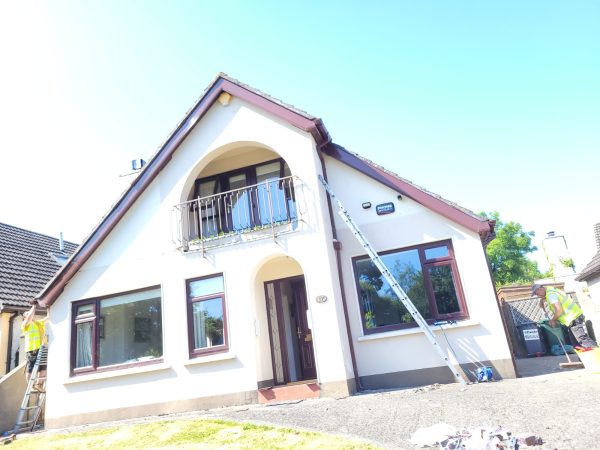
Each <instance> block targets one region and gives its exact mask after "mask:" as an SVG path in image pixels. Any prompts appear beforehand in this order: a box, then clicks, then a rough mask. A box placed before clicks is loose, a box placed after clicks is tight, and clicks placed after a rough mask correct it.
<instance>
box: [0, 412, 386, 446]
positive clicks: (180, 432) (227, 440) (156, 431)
mask: <svg viewBox="0 0 600 450" xmlns="http://www.w3.org/2000/svg"><path fill="white" fill-rule="evenodd" d="M175 447H178V448H194V449H217V448H235V449H284V448H285V449H317V448H326V449H369V450H376V449H377V448H378V447H375V446H373V445H370V444H366V443H363V442H359V441H351V440H346V439H344V438H340V437H339V436H330V435H327V434H321V433H313V432H306V431H299V430H293V429H290V428H275V427H268V426H263V425H253V424H249V423H237V422H228V421H223V420H208V419H207V420H203V419H193V420H191V419H180V420H169V421H156V422H149V423H142V424H126V425H121V426H115V427H106V428H95V429H90V430H87V431H75V432H68V431H61V432H56V433H55V432H45V433H41V434H32V435H19V436H17V439H16V440H15V441H13V443H12V444H10V445H9V446H7V447H6V449H7V450H17V449H35V450H39V449H44V450H57V449H78V450H79V449H99V448H110V449H135V448H139V449H158V448H175Z"/></svg>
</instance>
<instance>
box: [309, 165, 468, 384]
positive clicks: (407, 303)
mask: <svg viewBox="0 0 600 450" xmlns="http://www.w3.org/2000/svg"><path fill="white" fill-rule="evenodd" d="M319 181H320V182H321V183H322V184H323V186H324V187H325V190H326V191H327V193H328V194H329V196H330V197H331V199H332V200H334V201H335V202H336V203H337V207H338V214H339V215H340V217H341V218H342V220H343V221H344V222H345V223H346V225H348V227H349V228H350V230H351V231H352V233H353V234H354V237H355V238H356V239H357V240H358V242H359V243H360V245H362V247H363V248H364V249H365V250H366V252H367V254H368V255H369V257H370V258H371V261H373V264H375V266H376V267H377V269H379V271H380V272H381V274H382V275H383V277H384V278H385V279H386V281H387V282H388V283H389V285H390V287H391V288H392V290H393V291H394V293H395V294H396V296H397V297H398V299H399V300H400V301H401V302H402V304H403V305H404V307H405V308H406V309H407V311H408V312H409V313H410V314H411V315H412V316H413V318H414V319H415V322H417V325H419V327H421V329H422V330H423V332H424V333H425V336H426V337H427V339H428V340H429V342H430V343H431V345H432V346H433V348H435V350H436V351H437V352H438V354H439V355H440V357H441V358H442V359H443V360H444V361H445V363H446V365H447V366H448V367H449V368H450V370H451V371H452V374H453V375H454V377H455V378H456V379H457V380H458V381H459V382H460V383H461V384H465V385H466V384H467V382H466V381H465V379H464V377H463V376H462V375H461V374H460V373H459V372H458V371H457V370H456V369H455V368H454V365H453V364H452V362H451V361H450V359H449V358H448V356H447V355H446V353H445V352H444V350H442V348H441V347H440V344H439V343H438V341H437V339H436V337H435V334H434V333H433V331H432V330H431V328H429V325H427V322H426V321H425V319H424V318H423V316H422V315H421V313H420V312H419V310H417V308H416V307H415V305H414V304H413V302H412V301H411V300H410V298H409V297H408V295H406V292H404V289H402V287H401V286H400V284H399V283H398V282H397V281H396V279H395V278H394V276H393V275H392V273H391V272H390V271H389V270H388V268H387V267H386V266H385V264H384V263H383V261H382V260H381V258H380V257H379V255H378V254H377V252H375V250H374V249H373V247H372V246H371V244H370V243H369V241H367V238H365V236H364V235H363V234H362V233H361V231H360V229H359V228H358V225H356V223H355V222H354V220H353V219H352V217H350V214H349V213H348V210H346V208H344V205H343V204H342V202H341V201H340V200H339V199H338V198H337V197H336V196H335V194H334V193H333V191H332V190H331V187H330V186H329V184H327V181H325V179H324V178H323V177H322V176H321V175H319Z"/></svg>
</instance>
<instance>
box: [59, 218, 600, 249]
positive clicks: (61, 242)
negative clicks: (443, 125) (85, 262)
mask: <svg viewBox="0 0 600 450" xmlns="http://www.w3.org/2000/svg"><path fill="white" fill-rule="evenodd" d="M598 225H600V224H598ZM58 248H59V250H60V252H61V253H62V252H64V251H65V241H64V240H63V234H62V231H61V232H60V235H59V238H58Z"/></svg>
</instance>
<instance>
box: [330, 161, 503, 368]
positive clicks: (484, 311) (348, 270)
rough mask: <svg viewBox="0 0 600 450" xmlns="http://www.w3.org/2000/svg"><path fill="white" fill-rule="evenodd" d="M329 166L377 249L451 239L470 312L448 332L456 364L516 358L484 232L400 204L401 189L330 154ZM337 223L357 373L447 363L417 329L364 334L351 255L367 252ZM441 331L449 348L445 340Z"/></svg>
mask: <svg viewBox="0 0 600 450" xmlns="http://www.w3.org/2000/svg"><path fill="white" fill-rule="evenodd" d="M325 161H326V166H327V175H328V179H329V184H330V186H331V188H332V189H333V191H334V192H335V194H336V195H337V196H338V197H339V199H340V200H341V201H342V203H343V204H344V206H345V207H346V209H347V210H348V211H349V213H350V215H351V216H352V218H353V219H354V220H355V222H356V223H357V224H358V226H359V227H360V228H361V230H362V231H363V233H364V235H365V236H366V238H367V239H368V240H369V241H370V243H371V244H372V245H373V246H374V248H375V249H376V250H377V251H378V252H381V251H385V250H394V249H401V248H403V247H409V246H412V245H417V244H422V243H427V242H435V241H440V240H446V239H451V240H452V246H453V248H454V254H455V258H456V263H457V266H458V271H459V274H460V279H461V282H462V287H463V291H464V295H465V301H466V304H467V308H468V311H469V315H470V319H469V320H466V321H461V322H459V325H458V326H451V327H448V328H446V334H447V337H448V339H449V340H450V343H451V345H452V347H453V349H454V351H455V352H456V354H457V356H458V360H459V361H458V362H460V363H468V362H473V361H484V360H491V361H493V360H499V359H500V360H502V359H504V360H506V359H510V358H511V355H510V351H509V347H508V344H507V341H506V338H505V334H504V329H503V326H502V320H501V317H500V313H499V310H498V306H497V303H496V298H495V293H494V289H493V285H492V282H491V279H490V275H489V272H488V268H487V262H486V259H485V254H484V251H483V248H482V245H481V241H480V239H479V235H478V234H477V233H475V232H472V231H469V230H467V229H466V228H464V227H462V226H460V225H457V224H456V223H454V222H452V221H450V220H448V219H446V218H444V217H443V216H441V215H439V214H436V213H434V212H432V211H431V210H429V209H427V208H425V207H423V206H422V205H420V204H418V203H416V202H414V201H412V200H410V199H408V198H407V197H403V198H402V200H398V198H397V197H398V193H397V192H395V191H393V190H392V189H389V188H387V187H385V186H383V185H382V184H380V183H378V182H376V181H374V180H373V179H371V178H369V177H367V176H365V175H362V174H361V173H359V172H358V171H356V170H354V169H352V168H350V167H348V166H346V165H344V164H342V163H340V162H338V161H336V160H334V159H332V158H330V157H327V158H326V160H325ZM349 179H352V182H351V183H350V182H348V180H349ZM363 202H371V204H372V207H371V208H370V209H363V208H362V206H361V205H362V203H363ZM387 202H392V203H394V205H395V210H396V211H395V213H392V214H389V215H383V216H378V215H377V214H376V211H375V206H376V205H378V204H382V203H387ZM336 211H337V210H336ZM335 226H336V229H337V232H338V239H339V240H340V241H341V243H342V250H341V256H342V264H343V276H344V283H345V289H346V295H347V299H348V310H349V311H348V312H349V320H350V324H351V330H352V336H353V341H354V349H355V353H356V359H357V366H358V372H359V376H367V375H374V374H385V373H393V372H400V371H406V370H414V369H421V368H428V367H436V366H443V365H444V362H443V360H441V358H440V357H439V355H438V353H437V352H436V351H435V350H434V349H433V347H432V346H431V344H430V343H429V341H428V340H427V339H426V337H425V336H424V335H423V333H422V332H420V331H419V328H416V329H409V330H398V331H390V332H384V333H377V334H369V335H365V334H364V332H363V328H362V322H361V315H360V309H359V304H358V293H357V288H356V283H355V278H354V270H353V267H352V261H351V258H353V257H355V256H364V255H366V252H365V251H364V249H363V248H362V247H361V246H360V244H359V243H358V241H357V240H356V239H355V237H354V236H353V235H352V234H351V232H350V230H349V228H348V227H347V225H346V224H345V223H344V222H343V221H342V220H341V218H340V217H339V216H338V215H337V214H335ZM436 334H437V335H438V337H439V339H440V341H442V342H443V343H444V346H445V339H444V337H443V336H442V335H440V334H439V332H436ZM454 362H455V361H454Z"/></svg>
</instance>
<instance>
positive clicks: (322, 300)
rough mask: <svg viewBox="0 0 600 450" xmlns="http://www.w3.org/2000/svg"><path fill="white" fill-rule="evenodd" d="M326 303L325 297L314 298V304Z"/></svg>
mask: <svg viewBox="0 0 600 450" xmlns="http://www.w3.org/2000/svg"><path fill="white" fill-rule="evenodd" d="M326 301H327V296H326V295H317V297H316V298H315V302H317V303H325V302H326Z"/></svg>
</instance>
